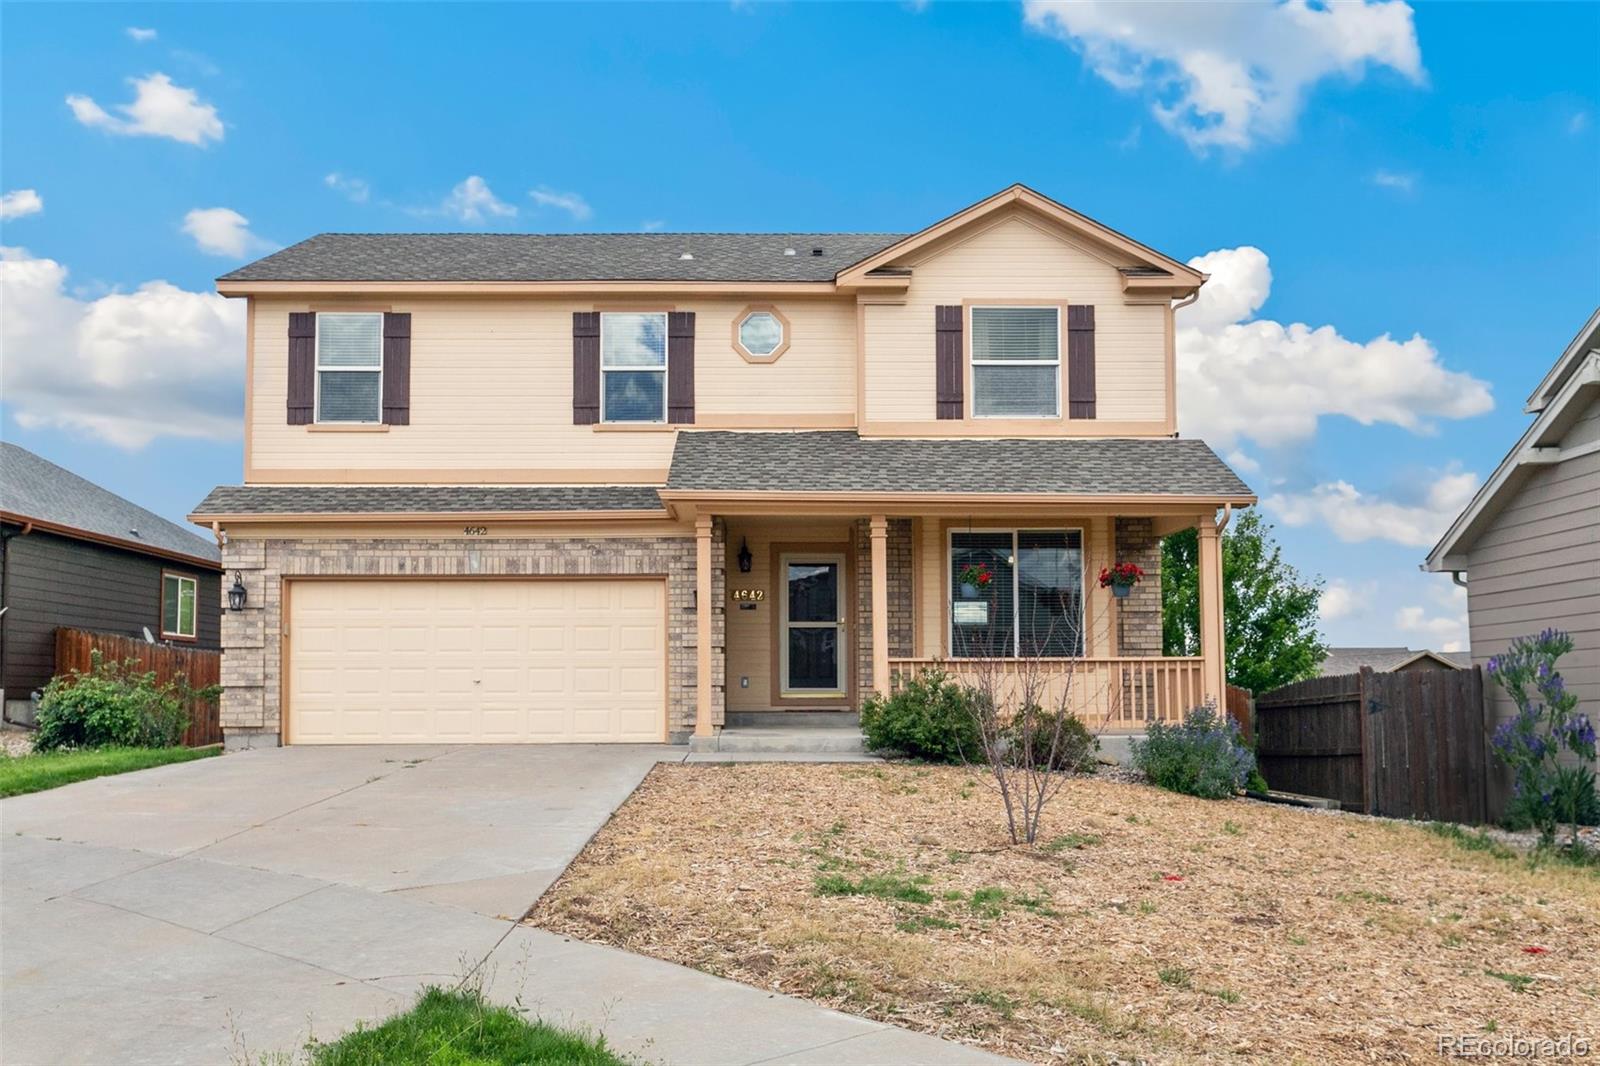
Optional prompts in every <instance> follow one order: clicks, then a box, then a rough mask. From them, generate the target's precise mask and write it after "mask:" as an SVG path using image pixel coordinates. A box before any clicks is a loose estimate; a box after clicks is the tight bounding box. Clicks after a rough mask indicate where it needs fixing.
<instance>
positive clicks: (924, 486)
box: [667, 430, 1251, 497]
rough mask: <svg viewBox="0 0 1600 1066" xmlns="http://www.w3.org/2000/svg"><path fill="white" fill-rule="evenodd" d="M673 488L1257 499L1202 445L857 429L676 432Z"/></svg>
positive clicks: (1160, 439) (670, 479) (1193, 442)
mask: <svg viewBox="0 0 1600 1066" xmlns="http://www.w3.org/2000/svg"><path fill="white" fill-rule="evenodd" d="M667 488H668V489H676V490H684V491H694V490H704V491H724V492H885V493H896V492H911V493H980V494H1000V493H1059V494H1063V495H1113V494H1123V493H1152V494H1158V495H1168V496H1171V495H1184V496H1189V495H1196V496H1220V497H1240V496H1249V495H1251V493H1250V489H1249V487H1248V486H1247V485H1245V483H1244V482H1243V481H1240V480H1239V477H1238V475H1237V474H1235V473H1234V472H1233V471H1232V470H1231V469H1229V468H1228V465H1227V464H1226V463H1224V462H1223V461H1222V460H1221V459H1218V458H1217V456H1216V454H1215V453H1213V452H1212V451H1211V449H1210V448H1208V447H1206V445H1205V442H1204V441H1200V440H1183V439H1177V438H1171V437H1157V438H1138V439H1133V438H1127V439H1123V438H1117V439H1106V438H1093V439H1080V438H1069V439H1057V440H1038V439H1026V440H1021V439H997V440H971V439H938V440H927V439H906V438H892V439H884V438H876V439H867V440H863V439H862V438H861V437H860V436H859V435H857V434H856V433H855V432H854V431H851V430H843V431H835V430H829V431H823V432H811V433H738V432H720V431H711V432H694V433H680V434H678V445H677V448H676V449H675V450H674V451H673V454H672V470H671V473H670V474H669V475H668V477H667Z"/></svg>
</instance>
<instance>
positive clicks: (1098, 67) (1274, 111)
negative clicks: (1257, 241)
mask: <svg viewBox="0 0 1600 1066" xmlns="http://www.w3.org/2000/svg"><path fill="white" fill-rule="evenodd" d="M1023 21H1024V23H1025V24H1026V25H1027V26H1029V27H1030V28H1032V29H1034V30H1038V31H1040V32H1042V33H1046V34H1049V35H1051V36H1053V37H1056V38H1059V39H1060V40H1063V41H1066V42H1067V43H1069V44H1070V45H1072V46H1073V47H1074V48H1076V49H1077V50H1078V51H1080V52H1081V53H1082V54H1083V57H1084V59H1085V61H1086V62H1087V64H1088V66H1089V67H1090V68H1091V69H1092V70H1093V71H1094V72H1095V73H1096V74H1098V75H1099V76H1100V77H1101V78H1103V79H1104V80H1105V81H1106V82H1108V83H1109V84H1111V85H1112V86H1114V87H1115V88H1117V89H1119V90H1121V91H1123V92H1128V93H1138V94H1140V95H1141V96H1143V97H1144V98H1145V99H1147V100H1148V101H1149V105H1150V110H1151V112H1152V113H1153V114H1154V115H1155V117H1156V119H1157V121H1159V122H1160V123H1161V124H1162V125H1163V126H1165V127H1166V128H1167V129H1168V130H1170V131H1172V132H1173V133H1175V134H1176V135H1178V136H1179V137H1181V138H1183V140H1184V141H1185V142H1186V143H1187V144H1188V145H1189V146H1190V148H1192V149H1193V150H1195V151H1197V152H1204V151H1206V150H1207V149H1210V148H1225V149H1233V150H1246V149H1249V148H1251V147H1253V146H1254V145H1255V144H1256V143H1258V142H1259V141H1262V140H1281V139H1283V138H1284V137H1286V136H1287V135H1288V134H1289V133H1290V132H1291V130H1292V129H1293V127H1294V123H1295V120H1296V118H1297V117H1298V116H1299V114H1300V110H1301V108H1302V106H1303V105H1304V103H1305V99H1306V97H1307V95H1309V93H1310V92H1311V90H1312V89H1313V88H1315V87H1316V85H1317V84H1318V83H1319V82H1322V81H1324V80H1325V79H1328V78H1331V77H1335V76H1340V77H1343V78H1345V79H1347V80H1349V81H1352V82H1355V81H1360V80H1361V79H1362V78H1363V77H1364V76H1365V75H1366V73H1367V71H1368V70H1369V69H1371V68H1374V67H1388V68H1390V69H1392V70H1394V71H1396V72H1398V73H1399V74H1401V75H1403V76H1404V77H1406V78H1407V79H1409V80H1410V81H1412V82H1414V83H1421V82H1422V81H1423V80H1424V78H1425V74H1424V72H1423V69H1422V51H1421V48H1420V46H1419V45H1418V43H1417V34H1416V27H1415V26H1414V25H1413V24H1412V11H1411V8H1410V6H1409V5H1407V4H1405V3H1403V2H1401V0H1377V2H1366V0H1361V2H1341V3H1329V4H1317V5H1315V6H1313V5H1312V4H1311V3H1309V2H1308V0H1287V2H1285V3H1278V4H1273V5H1270V6H1269V5H1263V4H1244V3H1235V4H1189V3H1119V2H1114V0H1025V2H1024V3H1023Z"/></svg>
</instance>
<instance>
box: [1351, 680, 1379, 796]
mask: <svg viewBox="0 0 1600 1066" xmlns="http://www.w3.org/2000/svg"><path fill="white" fill-rule="evenodd" d="M1371 678H1372V668H1371V667H1368V666H1363V667H1362V668H1361V672H1360V673H1358V674H1357V675H1356V722H1357V728H1358V729H1359V730H1360V733H1361V811H1362V813H1363V814H1374V813H1376V810H1375V807H1376V800H1377V797H1376V796H1375V795H1374V793H1375V792H1376V791H1377V775H1378V768H1377V764H1378V758H1377V752H1376V751H1374V747H1375V745H1374V744H1373V743H1372V723H1371V722H1370V721H1369V720H1368V719H1369V718H1370V717H1371V712H1370V711H1369V710H1368V709H1367V696H1368V682H1369V681H1370V680H1371Z"/></svg>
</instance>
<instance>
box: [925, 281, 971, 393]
mask: <svg viewBox="0 0 1600 1066" xmlns="http://www.w3.org/2000/svg"><path fill="white" fill-rule="evenodd" d="M965 318H966V315H965V312H964V310H963V308H962V307H961V306H960V305H959V304H953V305H941V306H939V307H935V308H934V309H933V330H934V340H933V358H934V390H935V393H934V400H935V403H934V413H935V416H936V417H938V418H960V417H961V408H962V393H963V392H964V391H965V390H964V379H965V377H966V375H965V374H964V373H963V371H964V370H965V367H963V366H962V365H961V364H962V362H963V355H962V349H961V329H962V324H963V320H964V319H965ZM923 380H927V379H926V378H924V379H923Z"/></svg>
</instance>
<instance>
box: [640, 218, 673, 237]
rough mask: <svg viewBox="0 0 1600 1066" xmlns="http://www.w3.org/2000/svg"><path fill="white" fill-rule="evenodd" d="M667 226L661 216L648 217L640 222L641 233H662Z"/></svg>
mask: <svg viewBox="0 0 1600 1066" xmlns="http://www.w3.org/2000/svg"><path fill="white" fill-rule="evenodd" d="M666 228H667V224H666V222H665V221H664V220H663V219H659V218H647V219H645V220H644V221H643V222H641V223H639V232H640V233H660V232H661V231H662V230H664V229H666Z"/></svg>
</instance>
